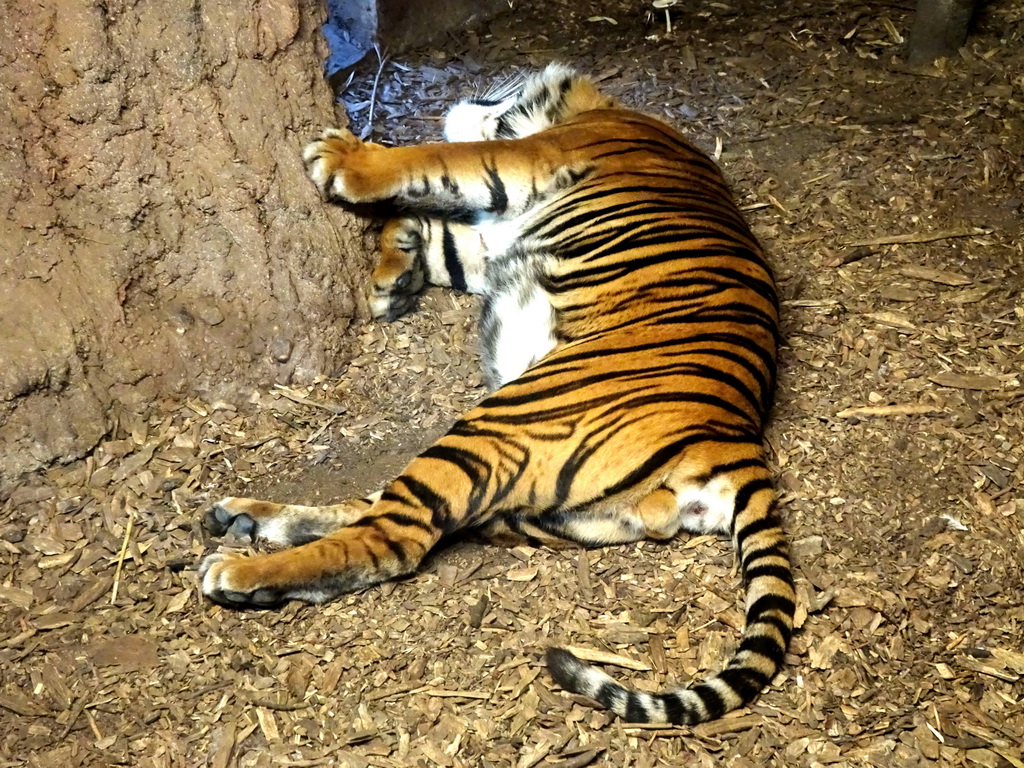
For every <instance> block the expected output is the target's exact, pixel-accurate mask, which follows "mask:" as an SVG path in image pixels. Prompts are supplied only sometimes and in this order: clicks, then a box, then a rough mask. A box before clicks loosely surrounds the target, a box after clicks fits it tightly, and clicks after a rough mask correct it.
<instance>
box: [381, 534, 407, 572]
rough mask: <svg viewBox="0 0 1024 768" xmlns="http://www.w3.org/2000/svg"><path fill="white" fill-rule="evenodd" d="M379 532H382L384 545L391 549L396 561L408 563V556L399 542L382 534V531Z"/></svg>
mask: <svg viewBox="0 0 1024 768" xmlns="http://www.w3.org/2000/svg"><path fill="white" fill-rule="evenodd" d="M381 533H382V534H383V538H384V546H386V547H387V548H388V549H390V550H391V554H393V555H394V556H395V557H396V558H398V562H400V563H401V564H402V565H408V563H409V556H408V555H407V554H406V552H405V549H404V548H403V547H402V545H401V544H399V543H398V542H397V541H394V540H393V539H390V538H388V536H387V535H386V534H384V533H383V531H381Z"/></svg>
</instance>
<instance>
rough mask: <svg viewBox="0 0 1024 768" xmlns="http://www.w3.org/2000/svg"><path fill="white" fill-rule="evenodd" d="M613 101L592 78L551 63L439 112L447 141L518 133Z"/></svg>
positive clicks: (518, 136)
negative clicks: (533, 72)
mask: <svg viewBox="0 0 1024 768" xmlns="http://www.w3.org/2000/svg"><path fill="white" fill-rule="evenodd" d="M615 106H617V105H616V103H615V101H614V99H611V98H609V97H607V96H602V95H601V93H600V92H599V91H598V90H597V86H595V85H594V83H593V81H592V80H590V79H589V78H586V77H583V76H582V75H580V74H579V73H577V72H576V71H575V70H574V69H571V68H570V67H567V66H565V65H564V64H557V63H553V64H548V66H547V67H545V68H544V69H543V70H541V71H540V72H537V73H535V74H532V75H527V76H520V77H517V78H514V79H513V80H511V81H507V82H505V83H502V84H500V85H499V86H497V87H496V88H492V89H491V90H490V91H489V92H488V93H486V94H484V95H483V96H482V97H480V98H474V99H466V100H464V101H460V102H459V103H458V104H456V105H455V106H454V107H452V108H451V109H450V110H449V111H448V114H447V115H446V116H445V121H444V137H445V139H446V140H447V141H450V142H456V141H491V140H493V139H521V138H523V137H525V136H530V135H532V134H534V133H539V132H540V131H543V130H545V129H546V128H550V127H551V126H553V125H558V124H560V123H564V122H566V121H567V120H570V119H572V118H573V117H576V116H577V115H579V114H581V113H583V112H589V111H590V110H592V109H609V108H612V107H615Z"/></svg>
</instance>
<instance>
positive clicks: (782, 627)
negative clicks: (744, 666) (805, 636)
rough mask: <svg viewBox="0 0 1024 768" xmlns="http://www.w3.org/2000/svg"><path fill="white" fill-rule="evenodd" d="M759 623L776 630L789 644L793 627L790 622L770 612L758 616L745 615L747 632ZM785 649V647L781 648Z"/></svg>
mask: <svg viewBox="0 0 1024 768" xmlns="http://www.w3.org/2000/svg"><path fill="white" fill-rule="evenodd" d="M761 624H768V625H770V626H772V627H774V628H775V629H776V630H778V633H779V635H780V636H781V637H782V638H783V639H785V640H786V644H787V645H788V644H789V636H790V635H791V634H792V633H793V627H792V626H791V624H790V622H788V621H786V620H785V619H780V618H779V617H778V616H775V615H774V614H771V613H765V614H762V615H760V616H757V617H754V616H750V615H748V616H747V630H746V631H747V632H751V631H753V629H752V627H757V626H760V625H761ZM783 650H785V649H783Z"/></svg>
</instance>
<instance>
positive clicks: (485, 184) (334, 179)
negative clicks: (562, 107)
mask: <svg viewBox="0 0 1024 768" xmlns="http://www.w3.org/2000/svg"><path fill="white" fill-rule="evenodd" d="M573 155H574V153H573V152H572V151H569V150H568V148H567V147H563V146H559V145H558V144H557V143H556V142H555V141H554V140H553V139H549V138H544V137H543V135H542V134H538V135H536V136H530V137H528V138H524V139H516V140H513V141H489V142H466V143H456V144H441V143H438V144H420V145H417V146H409V147H380V146H377V145H372V144H365V143H363V142H361V141H360V140H359V139H357V138H356V137H355V136H353V135H352V133H351V132H349V131H347V130H341V129H334V128H332V129H328V130H327V131H325V132H324V133H323V135H322V137H321V138H320V139H319V140H318V141H314V142H312V143H311V144H309V145H308V146H307V147H306V149H305V151H304V153H303V157H304V159H305V162H306V172H307V173H308V175H309V177H310V178H311V179H312V180H313V183H314V184H316V186H317V188H318V189H319V190H320V193H321V195H323V197H324V199H326V200H330V201H333V202H347V203H373V202H381V201H386V200H389V201H394V202H396V203H398V204H399V205H403V206H406V207H409V208H413V209H416V210H419V211H426V212H435V213H437V214H438V215H441V216H443V217H444V218H446V219H448V220H462V221H467V220H468V221H472V220H474V219H476V218H477V217H478V216H479V215H480V214H486V215H488V216H492V217H508V216H514V215H516V214H518V213H522V212H523V211H525V210H527V209H528V208H531V207H533V206H535V205H536V204H537V200H538V198H539V197H542V196H543V195H545V194H548V193H550V192H552V191H554V190H558V189H564V188H566V187H568V186H570V185H571V184H573V183H575V182H576V181H577V180H578V179H579V177H580V175H581V174H582V173H583V172H585V169H586V168H587V167H589V165H588V163H589V161H588V160H587V159H585V158H583V157H579V158H576V157H574V156H573Z"/></svg>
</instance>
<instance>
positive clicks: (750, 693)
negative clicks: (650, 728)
mask: <svg viewBox="0 0 1024 768" xmlns="http://www.w3.org/2000/svg"><path fill="white" fill-rule="evenodd" d="M546 661H547V665H548V668H549V669H550V670H551V676H552V677H554V679H555V682H557V683H558V684H559V685H560V686H561V687H562V688H563V689H565V690H567V691H569V692H570V693H575V694H578V695H580V696H585V697H586V698H588V699H592V700H593V701H596V702H597V703H598V704H600V705H601V706H602V707H604V708H605V709H608V710H611V711H612V712H614V713H615V714H616V715H618V716H619V717H621V718H622V719H623V720H626V721H627V722H630V723H667V724H671V725H696V724H697V723H703V722H705V721H708V720H715V719H717V718H719V717H722V715H724V714H725V713H726V712H730V711H732V710H734V709H736V708H738V707H740V706H742V705H743V704H744V703H746V702H748V701H750V700H751V699H753V698H754V697H755V696H756V695H757V693H758V692H759V691H760V690H761V688H763V687H764V686H765V685H767V683H768V681H769V676H768V675H765V674H763V673H760V672H758V671H757V670H754V669H750V668H745V667H743V666H741V665H739V664H736V663H735V662H734V664H733V665H731V666H730V667H727V668H726V669H725V670H723V671H722V672H721V673H719V674H718V675H716V676H714V677H712V678H711V679H709V680H706V681H705V682H703V683H700V684H698V685H695V686H693V687H692V688H683V689H680V690H676V691H668V692H666V693H644V692H641V691H634V690H630V689H629V688H626V687H625V686H623V685H620V684H619V683H617V682H615V680H613V679H612V678H611V677H609V676H608V675H606V674H605V673H604V672H602V671H601V670H599V669H597V668H596V667H593V666H591V665H590V664H587V663H586V662H584V661H581V660H580V659H578V658H576V657H575V656H574V655H573V654H571V653H570V652H569V651H567V650H565V649H564V648H549V649H548V651H547V655H546Z"/></svg>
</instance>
